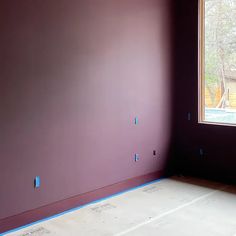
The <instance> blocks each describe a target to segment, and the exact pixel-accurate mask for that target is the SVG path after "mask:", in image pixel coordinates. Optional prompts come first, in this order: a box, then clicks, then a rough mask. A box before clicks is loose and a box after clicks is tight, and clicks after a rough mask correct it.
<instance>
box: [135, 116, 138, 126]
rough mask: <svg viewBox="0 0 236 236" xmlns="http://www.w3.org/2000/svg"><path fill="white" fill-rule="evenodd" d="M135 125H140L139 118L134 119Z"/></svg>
mask: <svg viewBox="0 0 236 236" xmlns="http://www.w3.org/2000/svg"><path fill="white" fill-rule="evenodd" d="M134 124H135V125H137V124H138V117H135V118H134Z"/></svg>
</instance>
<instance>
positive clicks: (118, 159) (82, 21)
mask: <svg viewBox="0 0 236 236" xmlns="http://www.w3.org/2000/svg"><path fill="white" fill-rule="evenodd" d="M186 2H187V1H186ZM189 8H190V9H192V8H191V7H189ZM170 14H171V4H170V1H167V0H119V1H117V0H99V1H97V0H84V1H83V0H81V1H78V0H69V1H68V0H47V1H41V0H34V1H30V0H24V1H18V0H11V1H9V0H2V1H1V2H0V32H1V37H0V180H1V181H0V191H1V193H0V219H1V218H5V217H8V216H12V215H14V214H18V213H20V212H24V211H26V210H30V209H33V208H36V207H39V206H42V205H46V204H50V203H52V202H55V201H58V200H61V199H66V198H68V197H72V196H75V195H78V194H81V193H85V192H88V191H91V190H94V189H98V188H101V187H103V186H107V185H110V184H113V183H117V182H119V181H122V180H125V179H128V178H132V177H135V176H140V175H144V174H147V173H152V172H155V171H158V170H163V169H164V167H165V163H166V160H167V152H168V146H169V140H170V129H171V126H170V122H171V93H170V89H171V73H172V67H171V64H172V63H171V57H172V55H171V20H170V18H171V17H170ZM188 15H189V16H190V17H192V15H191V14H189V13H188ZM183 17H184V16H183ZM193 22H194V21H193ZM189 28H191V27H190V26H189ZM192 31H194V27H193V29H191V30H190V34H192ZM182 37H183V35H182ZM183 39H184V38H183ZM185 42H186V41H185ZM190 42H191V41H190ZM190 44H191V45H194V44H192V43H190ZM183 46H185V47H186V51H188V48H187V47H188V45H183ZM190 55H192V54H191V53H188V54H187V55H186V57H185V58H184V60H186V62H187V63H189V62H190V63H192V64H194V62H195V61H194V62H192V58H190V60H189V57H188V56H190ZM184 60H183V62H184ZM181 66H184V65H182V64H181ZM186 68H188V75H190V74H191V72H193V74H194V73H195V66H194V65H191V66H190V68H189V66H187V65H186ZM186 78H187V74H186V75H185V77H183V81H184V80H186ZM188 84H189V85H190V83H188ZM190 88H192V87H190ZM193 90H194V89H191V91H193ZM136 116H137V117H138V119H139V123H138V125H134V122H133V120H134V117H136ZM153 150H156V151H157V156H156V157H154V156H153ZM135 153H138V154H139V156H140V160H139V161H138V162H136V163H135V162H134V154H135ZM36 175H39V176H40V177H41V182H42V183H41V188H39V189H37V190H36V189H34V187H33V180H34V177H35V176H36Z"/></svg>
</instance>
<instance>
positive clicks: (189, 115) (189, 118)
mask: <svg viewBox="0 0 236 236" xmlns="http://www.w3.org/2000/svg"><path fill="white" fill-rule="evenodd" d="M190 120H191V113H190V112H188V121H190Z"/></svg>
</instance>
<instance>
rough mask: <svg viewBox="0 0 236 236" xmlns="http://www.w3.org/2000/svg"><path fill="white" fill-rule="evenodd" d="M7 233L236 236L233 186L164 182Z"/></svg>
mask: <svg viewBox="0 0 236 236" xmlns="http://www.w3.org/2000/svg"><path fill="white" fill-rule="evenodd" d="M6 235H9V236H10V235H11V236H13V235H14V236H28V235H30V236H32V235H33V236H36V235H37V236H38V235H45V236H51V235H56V236H84V235H85V236H109V235H114V236H121V235H127V236H131V235H135V236H140V235H142V236H143V235H144V236H152V235H155V236H157V235H158V236H172V235H173V236H178V235H179V236H195V235H196V236H202V235H204V236H205V235H206V236H210V235H212V236H218V235H229V236H236V187H235V186H229V185H224V184H220V183H215V182H209V181H205V180H199V179H194V178H186V177H173V178H170V179H163V180H161V181H160V182H155V183H152V184H150V185H147V186H144V187H141V188H139V189H136V190H132V191H129V192H126V193H124V194H121V195H119V196H115V197H112V198H109V199H107V200H104V201H101V202H98V203H93V204H90V205H88V206H85V207H83V208H81V209H78V210H76V211H74V212H70V213H67V214H64V215H62V216H59V217H57V218H54V219H51V220H47V221H44V222H41V223H37V224H35V225H33V226H30V227H27V228H25V229H21V230H19V231H16V232H14V233H9V234H6Z"/></svg>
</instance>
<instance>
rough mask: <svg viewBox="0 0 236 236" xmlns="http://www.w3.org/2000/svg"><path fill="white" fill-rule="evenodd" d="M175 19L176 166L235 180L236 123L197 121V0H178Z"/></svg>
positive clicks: (214, 176) (186, 170)
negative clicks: (225, 124) (189, 116)
mask: <svg viewBox="0 0 236 236" xmlns="http://www.w3.org/2000/svg"><path fill="white" fill-rule="evenodd" d="M175 19H176V24H175V46H174V47H175V70H174V73H175V78H174V81H175V82H174V85H173V86H174V88H175V89H174V91H175V94H174V96H173V100H174V101H175V103H174V104H175V106H174V111H173V112H174V115H173V117H174V127H175V134H174V140H175V142H174V146H175V151H174V157H175V167H178V172H179V173H184V174H191V175H193V174H194V175H198V176H203V177H209V178H214V179H220V180H227V181H229V180H236V172H235V167H236V149H235V140H236V127H226V126H216V125H206V124H205V125H204V124H198V0H191V1H189V0H178V1H176V4H175ZM188 112H190V113H191V121H188ZM200 149H202V150H203V155H200V151H199V150H200Z"/></svg>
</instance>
